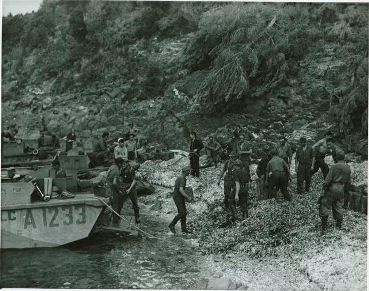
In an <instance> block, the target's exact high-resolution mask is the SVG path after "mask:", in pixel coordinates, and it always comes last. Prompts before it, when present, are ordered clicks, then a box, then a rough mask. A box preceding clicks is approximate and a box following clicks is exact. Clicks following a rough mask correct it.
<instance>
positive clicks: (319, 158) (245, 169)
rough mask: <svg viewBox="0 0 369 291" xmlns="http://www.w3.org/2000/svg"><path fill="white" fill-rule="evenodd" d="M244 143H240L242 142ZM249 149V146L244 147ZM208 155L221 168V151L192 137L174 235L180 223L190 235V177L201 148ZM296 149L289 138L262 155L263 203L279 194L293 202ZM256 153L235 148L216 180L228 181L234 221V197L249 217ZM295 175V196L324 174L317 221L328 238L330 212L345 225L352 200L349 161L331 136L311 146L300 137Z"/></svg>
mask: <svg viewBox="0 0 369 291" xmlns="http://www.w3.org/2000/svg"><path fill="white" fill-rule="evenodd" d="M240 140H241V141H242V140H243V139H242V138H241V139H240ZM246 145H247V144H246ZM204 147H205V148H206V149H208V150H210V153H209V155H210V157H211V160H213V162H214V165H215V166H217V161H218V157H217V155H218V154H219V149H221V146H220V144H219V143H218V142H216V141H215V140H214V137H213V136H211V137H210V138H209V142H208V143H207V144H206V145H205V146H204V145H203V143H202V142H201V140H200V139H199V138H198V137H197V135H196V133H195V132H191V144H190V156H189V158H190V167H189V168H187V167H186V168H184V169H183V170H182V173H181V175H180V176H179V177H178V178H177V180H176V182H175V187H174V193H173V199H174V202H175V204H176V206H177V210H178V214H177V215H176V216H175V218H174V219H173V221H172V222H171V223H170V225H169V228H170V230H171V231H172V232H173V233H174V232H175V225H176V223H177V222H178V221H179V220H181V228H182V232H184V233H188V232H189V230H188V229H187V226H186V215H187V213H186V205H185V202H186V201H190V199H191V198H190V197H189V196H188V193H187V192H186V191H185V190H186V176H188V175H189V174H191V175H192V176H194V177H199V175H200V172H199V168H200V167H199V156H200V151H201V149H202V148H204ZM292 153H293V152H292V148H291V145H290V144H289V142H288V139H287V138H286V137H283V140H282V141H281V142H280V143H279V144H278V145H276V146H274V147H272V148H270V149H268V150H267V151H266V152H265V153H264V156H262V157H260V158H261V159H259V162H258V166H257V171H256V172H257V175H258V181H257V183H258V187H257V188H258V195H259V198H261V196H264V197H263V198H269V199H270V198H277V193H278V191H280V192H281V193H282V195H283V197H284V199H285V200H286V201H291V199H292V197H291V194H290V193H289V190H288V184H289V181H291V175H290V167H291V163H292ZM329 153H330V154H332V157H333V160H334V163H335V164H334V165H332V166H331V167H329V166H328V165H327V164H326V162H325V157H326V156H327V155H328V154H329ZM251 154H252V151H251V150H249V149H246V148H245V144H243V145H242V144H241V146H240V145H239V144H238V145H237V144H236V145H234V144H233V146H232V150H231V152H230V153H229V154H228V157H229V158H228V159H227V160H226V161H225V163H224V165H223V168H222V170H221V173H220V175H219V177H218V185H220V182H221V180H222V179H223V180H224V184H223V185H224V207H225V209H226V211H227V212H228V213H229V214H230V218H231V220H232V221H235V220H236V219H237V209H236V197H238V200H239V201H238V204H239V207H240V212H241V218H242V219H245V218H247V217H248V208H249V191H250V183H251V176H250V163H251V158H250V157H251ZM294 163H295V170H296V174H297V193H298V194H303V193H309V191H310V184H311V178H312V176H313V175H314V174H316V173H317V172H318V171H319V170H321V172H322V174H323V178H324V182H323V185H322V194H321V196H320V198H319V201H318V204H319V216H320V218H321V225H322V233H325V232H326V230H327V225H328V216H329V213H330V211H332V213H333V218H334V219H335V221H336V226H337V227H338V228H341V226H342V220H343V201H344V199H345V197H347V196H348V191H349V187H350V180H351V178H350V176H351V170H350V166H349V165H348V164H347V163H346V162H345V152H344V151H343V150H342V149H341V148H340V147H338V146H337V145H334V144H333V143H332V133H331V132H327V133H326V135H325V137H324V138H322V139H321V140H319V141H318V142H316V143H315V144H314V145H312V146H311V145H309V144H308V142H307V139H306V138H305V137H301V138H300V140H299V145H298V147H297V149H296V155H295V160H294Z"/></svg>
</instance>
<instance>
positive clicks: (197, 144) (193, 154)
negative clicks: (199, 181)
mask: <svg viewBox="0 0 369 291" xmlns="http://www.w3.org/2000/svg"><path fill="white" fill-rule="evenodd" d="M190 138H191V144H190V167H191V175H192V176H194V177H200V162H199V159H200V151H201V150H202V148H203V147H204V145H203V143H202V141H201V140H200V139H198V138H197V136H196V132H194V131H192V132H191V134H190Z"/></svg>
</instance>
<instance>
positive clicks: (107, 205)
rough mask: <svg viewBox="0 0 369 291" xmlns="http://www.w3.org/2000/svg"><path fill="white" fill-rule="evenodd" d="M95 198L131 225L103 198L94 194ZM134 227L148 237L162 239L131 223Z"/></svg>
mask: <svg viewBox="0 0 369 291" xmlns="http://www.w3.org/2000/svg"><path fill="white" fill-rule="evenodd" d="M96 198H97V199H99V200H100V201H101V202H102V203H103V204H105V206H106V207H107V208H108V209H109V210H110V211H111V212H112V213H114V214H115V215H117V216H118V217H119V218H121V219H122V220H124V221H126V222H128V223H129V224H130V225H131V223H130V222H129V221H128V220H127V219H125V218H124V217H123V216H122V215H120V214H119V213H117V212H116V211H115V210H114V209H113V208H112V207H111V206H110V205H109V204H107V203H106V202H105V201H104V200H103V199H101V198H100V197H97V196H96ZM132 226H133V227H134V228H136V229H137V230H139V231H140V232H142V233H144V234H146V235H147V236H149V237H152V238H156V239H159V240H162V239H161V238H158V237H156V236H154V235H152V234H150V233H148V232H146V231H144V230H142V229H141V228H139V227H137V226H135V225H132Z"/></svg>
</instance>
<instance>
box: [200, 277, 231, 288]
mask: <svg viewBox="0 0 369 291" xmlns="http://www.w3.org/2000/svg"><path fill="white" fill-rule="evenodd" d="M231 284H232V282H231V280H230V279H228V278H210V279H209V282H208V286H207V287H206V289H210V290H228V289H230V288H229V287H230V286H231Z"/></svg>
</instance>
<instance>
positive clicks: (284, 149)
mask: <svg viewBox="0 0 369 291" xmlns="http://www.w3.org/2000/svg"><path fill="white" fill-rule="evenodd" d="M278 156H279V157H281V158H282V159H283V160H285V162H286V163H287V164H288V165H291V158H292V149H291V146H290V144H289V142H288V138H287V136H285V135H284V136H283V140H282V142H281V143H280V145H279V146H278Z"/></svg>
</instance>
